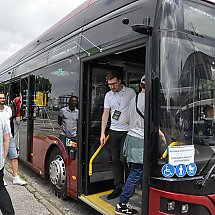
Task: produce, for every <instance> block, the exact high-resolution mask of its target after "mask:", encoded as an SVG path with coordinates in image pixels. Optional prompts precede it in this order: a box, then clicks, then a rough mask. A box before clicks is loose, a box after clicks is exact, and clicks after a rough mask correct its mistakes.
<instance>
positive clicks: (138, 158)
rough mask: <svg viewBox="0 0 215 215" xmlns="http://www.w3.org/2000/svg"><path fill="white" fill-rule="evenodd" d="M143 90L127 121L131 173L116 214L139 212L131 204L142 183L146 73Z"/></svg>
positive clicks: (126, 145)
mask: <svg viewBox="0 0 215 215" xmlns="http://www.w3.org/2000/svg"><path fill="white" fill-rule="evenodd" d="M140 87H141V92H140V93H139V94H138V96H136V97H135V98H133V99H132V100H131V103H130V105H129V115H128V117H127V122H128V124H129V131H128V133H127V136H126V139H125V142H124V146H123V155H124V156H125V157H126V160H127V162H128V163H129V164H130V173H129V176H128V178H127V180H126V183H125V186H124V189H123V192H122V193H121V195H120V201H119V203H118V204H117V205H116V207H115V213H116V214H129V215H132V214H137V213H138V212H137V210H136V209H134V208H132V206H131V205H130V204H129V199H130V198H131V197H132V196H133V194H134V191H135V188H136V185H137V184H138V183H141V179H142V175H143V148H144V112H145V75H144V76H143V77H142V78H141V81H140ZM159 136H160V138H161V139H162V141H163V143H164V144H165V143H166V139H165V137H164V134H163V133H162V132H161V131H160V130H159Z"/></svg>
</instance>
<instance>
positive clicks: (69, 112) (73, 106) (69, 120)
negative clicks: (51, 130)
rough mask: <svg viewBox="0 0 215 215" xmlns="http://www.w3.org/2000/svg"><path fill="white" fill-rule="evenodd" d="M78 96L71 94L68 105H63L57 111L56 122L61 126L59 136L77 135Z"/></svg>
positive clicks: (74, 136) (71, 136)
mask: <svg viewBox="0 0 215 215" xmlns="http://www.w3.org/2000/svg"><path fill="white" fill-rule="evenodd" d="M77 105H78V98H77V97H76V96H71V97H70V99H69V106H68V107H64V108H62V109H61V110H60V111H59V115H58V124H59V125H60V127H61V132H60V136H61V137H62V136H63V137H64V138H65V137H68V138H76V137H77V122H78V113H79V111H78V109H77Z"/></svg>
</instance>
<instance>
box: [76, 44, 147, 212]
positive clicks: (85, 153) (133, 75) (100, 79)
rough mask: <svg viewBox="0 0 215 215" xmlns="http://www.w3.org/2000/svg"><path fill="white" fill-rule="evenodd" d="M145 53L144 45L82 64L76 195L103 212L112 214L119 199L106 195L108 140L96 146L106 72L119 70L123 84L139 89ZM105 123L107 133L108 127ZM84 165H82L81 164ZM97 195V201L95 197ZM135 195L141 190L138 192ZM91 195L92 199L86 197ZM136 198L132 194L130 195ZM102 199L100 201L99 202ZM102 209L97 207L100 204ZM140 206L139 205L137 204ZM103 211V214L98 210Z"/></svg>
mask: <svg viewBox="0 0 215 215" xmlns="http://www.w3.org/2000/svg"><path fill="white" fill-rule="evenodd" d="M145 52H146V48H145V47H141V48H137V49H132V50H128V51H125V52H121V53H115V54H111V55H109V56H106V57H102V58H99V59H96V60H93V61H91V62H88V63H87V64H86V65H85V72H84V74H86V75H85V76H84V80H83V81H84V83H85V84H84V85H83V86H84V89H83V122H84V123H83V124H82V125H83V128H82V129H83V132H80V133H82V139H83V141H82V142H83V145H82V148H81V150H82V153H81V158H80V162H81V163H82V171H83V172H82V184H81V185H80V184H79V186H81V187H82V189H83V190H82V195H81V196H80V198H81V199H82V200H83V201H85V202H86V203H88V204H96V205H97V206H95V205H94V207H96V209H97V210H99V211H101V212H102V211H103V208H104V207H106V206H107V207H108V209H107V211H110V213H108V214H114V212H113V211H114V207H115V205H116V204H117V201H118V200H119V198H116V199H113V200H111V202H110V201H108V200H107V199H106V197H107V195H108V194H109V193H110V192H111V191H112V189H113V171H112V161H111V155H110V148H109V145H108V141H107V143H106V144H105V146H104V147H102V148H101V150H99V147H100V132H101V130H100V129H101V119H102V113H103V103H104V97H105V94H106V93H107V92H108V91H109V90H110V88H109V87H108V85H107V83H106V75H107V73H108V72H109V71H110V70H115V71H119V72H120V73H121V76H122V83H123V85H125V86H127V87H131V88H133V89H134V90H135V91H136V92H137V93H138V92H139V90H140V88H139V83H140V79H141V77H142V76H143V75H144V74H145ZM109 125H110V122H108V125H107V129H106V131H107V135H108V127H109ZM83 164H84V165H83ZM95 196H97V197H98V201H96V200H95ZM138 196H139V198H140V197H141V191H140V190H139V192H138ZM90 198H93V200H89V199H90ZM134 198H136V197H134ZM101 201H102V203H101ZM135 202H136V203H134V204H135V205H137V203H138V202H139V204H140V203H141V199H139V201H136V200H135ZM101 205H106V206H102V208H101V209H100V208H97V207H100V206H101ZM139 208H140V205H139ZM102 213H103V214H107V213H105V212H102Z"/></svg>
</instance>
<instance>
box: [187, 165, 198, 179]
mask: <svg viewBox="0 0 215 215" xmlns="http://www.w3.org/2000/svg"><path fill="white" fill-rule="evenodd" d="M196 172H197V166H196V164H195V163H190V164H189V165H188V166H187V174H188V175H189V176H194V175H195V174H196Z"/></svg>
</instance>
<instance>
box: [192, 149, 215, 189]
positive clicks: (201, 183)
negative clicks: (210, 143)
mask: <svg viewBox="0 0 215 215" xmlns="http://www.w3.org/2000/svg"><path fill="white" fill-rule="evenodd" d="M211 149H212V150H213V154H212V156H211V157H210V159H209V160H208V161H207V163H206V164H205V165H204V166H203V168H202V169H201V171H200V172H199V174H201V173H202V172H203V171H204V170H205V169H206V167H207V166H208V164H209V163H210V161H211V160H212V159H213V157H214V155H215V151H214V148H212V147H211ZM214 169H215V163H214V164H213V165H212V167H211V168H210V169H209V171H208V173H207V175H206V176H205V177H204V179H201V180H199V181H197V182H196V186H197V188H200V189H201V188H204V187H205V185H206V183H207V182H208V181H209V179H210V178H211V176H212V174H213V170H214Z"/></svg>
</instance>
